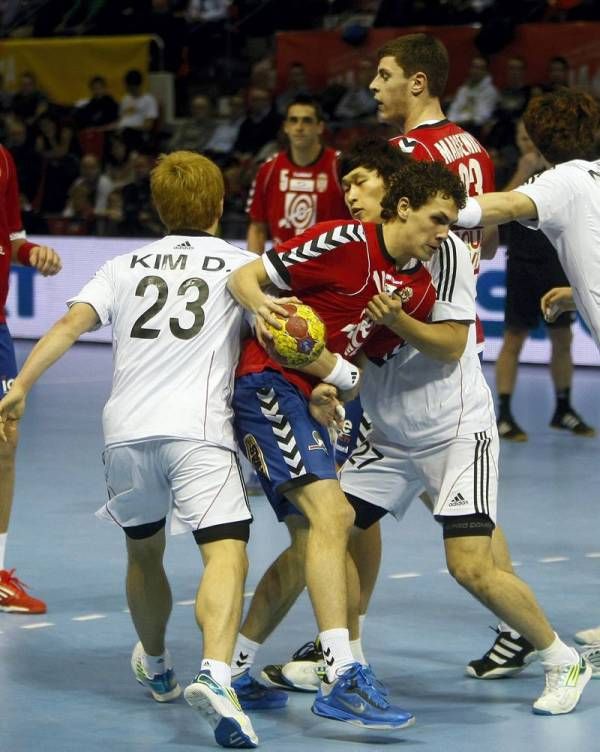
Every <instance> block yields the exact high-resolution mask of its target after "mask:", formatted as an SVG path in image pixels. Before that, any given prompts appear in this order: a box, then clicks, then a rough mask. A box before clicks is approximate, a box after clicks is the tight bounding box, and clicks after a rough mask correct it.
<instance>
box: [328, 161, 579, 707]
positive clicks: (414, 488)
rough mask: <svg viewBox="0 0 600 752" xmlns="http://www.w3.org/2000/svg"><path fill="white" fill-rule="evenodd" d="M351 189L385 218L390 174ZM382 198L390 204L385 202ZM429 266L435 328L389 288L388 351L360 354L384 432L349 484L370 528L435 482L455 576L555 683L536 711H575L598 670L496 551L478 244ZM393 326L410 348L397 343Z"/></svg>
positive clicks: (367, 402) (379, 301)
mask: <svg viewBox="0 0 600 752" xmlns="http://www.w3.org/2000/svg"><path fill="white" fill-rule="evenodd" d="M342 185H343V186H344V191H345V195H346V201H347V203H348V206H349V208H350V210H351V212H352V213H353V215H355V214H357V213H359V212H360V216H361V219H363V220H366V219H375V217H370V216H369V217H367V216H366V213H367V212H369V211H380V210H381V208H380V207H379V206H378V201H379V200H381V198H382V197H383V194H384V184H383V180H382V179H379V180H377V175H376V174H375V173H372V172H371V171H369V170H368V169H367V170H366V169H365V168H364V167H362V166H361V167H357V168H356V169H354V170H353V171H351V172H350V173H348V174H346V175H344V177H343V179H342ZM374 198H376V199H377V201H373V199H374ZM381 205H382V206H383V208H384V209H385V208H386V206H385V199H384V201H383V202H382V204H381ZM426 265H427V266H428V268H429V271H430V273H431V276H432V279H433V281H434V284H435V286H436V288H437V301H436V303H435V305H434V307H433V311H432V314H431V321H430V322H429V323H424V322H419V321H416V320H414V319H412V318H410V317H409V316H407V315H406V313H404V312H403V311H402V304H401V302H400V301H398V300H395V299H393V298H391V297H389V296H387V295H386V294H385V293H381V294H379V295H377V296H375V297H374V298H373V299H372V301H371V303H370V304H369V312H370V314H371V316H372V318H373V319H374V320H375V321H376V322H377V323H379V324H381V325H383V327H384V328H383V329H382V332H381V334H382V336H381V341H382V345H384V346H382V347H380V348H379V351H378V344H377V342H376V340H375V338H374V339H373V340H372V341H371V342H370V343H369V345H368V347H365V348H364V349H363V356H359V357H361V364H362V366H363V369H364V370H363V378H362V381H361V400H362V403H363V405H364V408H365V411H366V412H367V413H368V414H369V417H370V419H371V422H372V424H373V429H372V432H371V434H370V435H369V436H368V439H367V441H366V442H365V444H363V445H362V446H359V447H357V448H356V449H355V450H354V452H353V453H352V455H351V457H350V458H349V460H348V461H347V462H346V463H345V464H344V465H343V467H342V470H341V473H340V483H341V485H342V489H343V490H344V492H345V494H346V496H347V498H348V500H349V501H350V503H351V504H352V506H353V507H354V509H355V511H356V521H355V525H356V526H357V527H358V528H360V529H363V530H364V529H367V528H369V527H370V526H371V525H373V524H375V523H376V522H377V521H378V520H379V519H380V518H381V517H383V516H384V515H385V514H386V513H388V512H389V513H391V514H393V515H394V516H395V517H396V518H398V519H401V518H402V516H403V515H404V513H405V511H406V509H407V508H408V506H409V505H410V503H411V502H412V501H413V499H414V498H415V497H417V496H418V494H419V493H420V492H421V491H422V490H423V488H425V490H426V491H427V492H428V493H429V495H430V496H431V498H432V500H433V502H434V509H433V513H434V516H435V518H436V520H437V521H438V522H439V523H440V524H441V526H442V529H443V536H444V545H445V551H446V560H447V564H448V569H449V571H450V572H451V574H452V575H453V576H454V577H455V578H456V580H457V581H458V582H459V583H460V584H461V585H462V586H463V587H464V588H465V589H467V590H468V591H469V592H470V593H471V594H472V595H474V596H475V597H476V598H478V599H479V600H480V601H481V602H482V603H483V604H484V605H485V606H487V607H488V608H489V609H490V610H491V611H493V612H494V613H495V614H496V615H497V616H499V617H500V618H501V619H502V620H503V621H505V622H508V623H509V624H511V625H514V626H515V627H516V628H517V629H519V632H520V633H521V634H523V635H524V636H525V637H526V638H527V639H528V640H529V641H530V642H531V643H532V644H533V645H534V646H535V648H536V649H537V650H538V654H539V656H540V658H541V660H542V663H543V665H544V668H545V670H546V687H545V690H544V692H543V694H542V695H541V697H540V698H539V699H538V700H537V701H536V702H535V703H534V706H533V709H534V712H536V713H539V714H544V715H557V714H562V713H567V712H570V711H571V710H573V708H574V707H575V705H576V704H577V702H578V700H579V697H580V695H581V692H582V690H583V688H584V686H585V684H586V683H587V681H588V680H589V678H590V675H591V668H590V667H589V665H588V664H587V662H586V661H585V660H583V659H580V658H579V656H578V654H577V652H576V651H575V650H574V649H573V648H570V647H569V646H567V645H565V644H564V643H563V642H562V641H561V640H560V638H559V637H558V636H557V635H556V634H555V632H554V631H553V630H552V627H551V626H550V624H549V623H548V621H547V619H546V617H545V615H544V613H543V612H542V610H541V608H540V606H539V605H538V604H537V602H536V600H535V596H534V595H533V593H532V592H531V590H530V589H529V587H528V586H527V585H526V584H525V583H524V582H523V581H522V580H520V579H519V578H518V577H516V576H515V575H514V573H512V572H508V571H504V570H502V569H501V568H500V567H499V566H498V565H497V563H496V562H495V560H494V557H493V554H492V546H491V535H492V532H493V529H494V526H495V522H496V498H497V484H498V434H497V430H496V418H495V414H494V408H493V401H492V396H491V394H490V390H489V387H488V386H487V383H486V381H485V379H484V377H483V374H482V371H481V364H480V361H479V358H478V354H477V348H476V342H475V332H474V326H473V323H474V321H475V284H474V277H473V272H472V266H471V263H470V255H469V251H468V249H467V247H466V246H465V245H464V243H462V241H461V240H460V239H459V238H458V237H457V236H454V235H453V234H452V233H451V234H450V235H449V238H448V240H447V241H446V242H445V243H444V244H443V246H442V248H441V249H440V251H439V253H438V254H436V256H434V257H433V258H432V260H431V261H429V262H426ZM387 330H391V332H394V333H395V334H396V335H398V336H399V337H401V338H402V339H403V340H404V341H405V342H404V344H403V345H401V346H400V347H395V348H394V349H393V350H390V349H389V344H388V342H389V336H388V335H389V332H387ZM386 332H387V333H386ZM386 346H387V348H388V349H387V351H386V349H385V348H386ZM365 354H366V355H368V357H365ZM359 574H360V572H359Z"/></svg>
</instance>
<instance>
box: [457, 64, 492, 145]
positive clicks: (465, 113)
mask: <svg viewBox="0 0 600 752" xmlns="http://www.w3.org/2000/svg"><path fill="white" fill-rule="evenodd" d="M497 101H498V90H497V89H496V87H495V86H494V84H493V82H492V77H491V75H490V73H489V70H488V61H487V59H486V58H484V57H483V56H482V55H476V56H475V57H474V58H473V60H472V61H471V67H470V68H469V74H468V76H467V79H466V81H465V83H464V84H463V85H462V86H461V87H460V88H459V89H458V91H457V92H456V94H455V95H454V99H453V100H452V102H451V104H450V107H449V108H448V111H447V115H448V120H451V121H453V122H455V123H458V124H459V125H461V126H462V127H463V128H465V130H468V131H470V132H471V133H473V135H474V136H479V135H480V132H481V127H482V126H483V125H484V124H485V123H486V122H487V121H488V120H489V119H490V118H491V116H492V113H493V111H494V109H495V107H496V103H497Z"/></svg>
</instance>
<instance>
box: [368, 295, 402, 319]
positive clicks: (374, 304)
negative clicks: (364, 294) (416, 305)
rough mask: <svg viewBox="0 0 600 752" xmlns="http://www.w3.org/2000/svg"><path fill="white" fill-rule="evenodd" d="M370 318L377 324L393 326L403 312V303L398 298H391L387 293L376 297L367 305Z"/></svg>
mask: <svg viewBox="0 0 600 752" xmlns="http://www.w3.org/2000/svg"><path fill="white" fill-rule="evenodd" d="M367 311H368V312H369V316H370V317H371V318H372V319H373V321H374V322H375V323H376V324H381V325H383V326H389V325H390V324H393V323H394V322H395V321H396V319H397V317H398V314H399V313H400V312H401V311H402V301H401V300H400V298H397V297H393V298H392V297H390V296H389V295H388V294H387V293H385V292H380V293H378V294H377V295H374V296H373V297H372V298H371V300H370V301H369V304H368V305H367Z"/></svg>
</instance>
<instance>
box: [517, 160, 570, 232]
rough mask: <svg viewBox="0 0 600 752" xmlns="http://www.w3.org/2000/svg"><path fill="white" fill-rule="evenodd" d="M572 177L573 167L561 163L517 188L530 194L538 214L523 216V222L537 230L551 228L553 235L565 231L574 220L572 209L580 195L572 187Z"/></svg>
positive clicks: (549, 230)
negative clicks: (526, 217) (572, 218)
mask: <svg viewBox="0 0 600 752" xmlns="http://www.w3.org/2000/svg"><path fill="white" fill-rule="evenodd" d="M571 178H572V175H571V170H570V169H569V168H568V167H567V166H566V165H559V166H558V167H555V168H554V169H551V170H546V172H543V173H541V175H537V176H535V177H534V178H532V179H531V181H530V182H527V183H525V184H524V185H520V186H519V187H518V188H515V191H518V192H519V193H524V194H525V195H526V196H529V198H530V199H531V200H532V201H533V203H534V204H535V206H536V209H537V213H538V217H537V219H523V220H521V224H522V225H524V226H525V227H531V228H532V229H534V230H542V231H548V232H550V233H551V235H556V234H557V233H560V232H561V231H562V230H564V228H565V227H566V226H567V225H568V224H569V222H570V221H571V210H572V207H573V202H574V201H575V200H576V196H577V194H576V192H575V191H574V190H573V189H572V185H571Z"/></svg>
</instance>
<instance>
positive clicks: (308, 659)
mask: <svg viewBox="0 0 600 752" xmlns="http://www.w3.org/2000/svg"><path fill="white" fill-rule="evenodd" d="M324 675H325V663H324V661H323V653H322V652H321V644H320V642H319V640H318V639H316V640H314V641H311V642H307V643H305V644H304V645H302V647H301V648H298V650H296V652H295V653H294V655H293V656H292V660H291V661H289V662H288V663H273V664H270V665H268V666H265V667H264V668H263V670H262V672H261V678H262V679H263V681H265V682H266V683H267V684H268V685H270V686H271V687H279V688H280V689H287V690H295V691H297V692H316V691H317V690H318V689H319V686H320V684H321V679H322V677H323V676H324Z"/></svg>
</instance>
